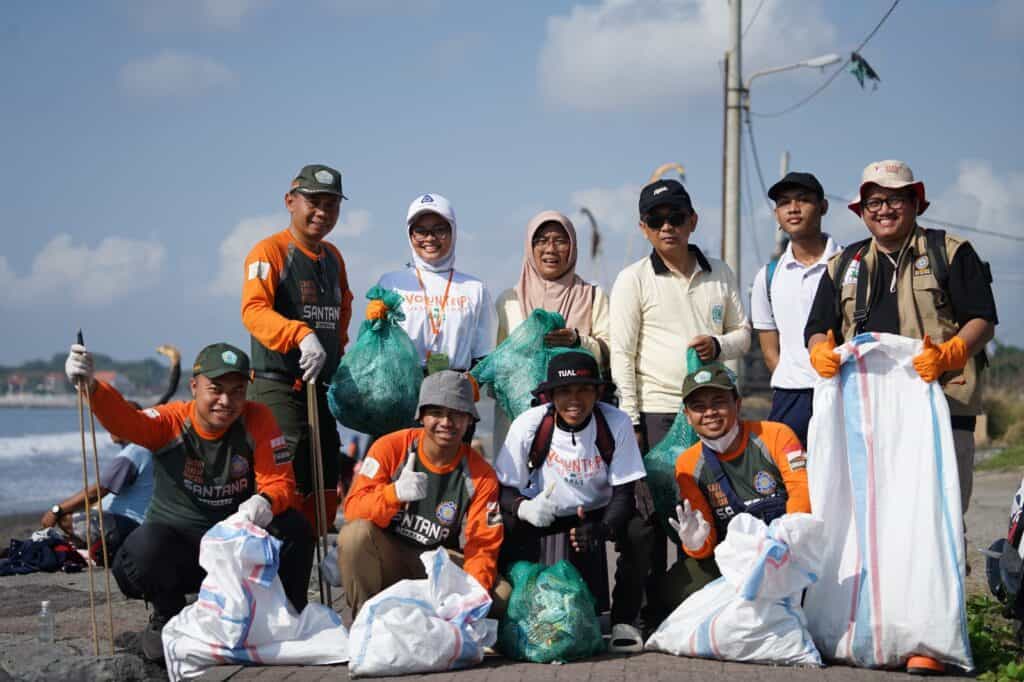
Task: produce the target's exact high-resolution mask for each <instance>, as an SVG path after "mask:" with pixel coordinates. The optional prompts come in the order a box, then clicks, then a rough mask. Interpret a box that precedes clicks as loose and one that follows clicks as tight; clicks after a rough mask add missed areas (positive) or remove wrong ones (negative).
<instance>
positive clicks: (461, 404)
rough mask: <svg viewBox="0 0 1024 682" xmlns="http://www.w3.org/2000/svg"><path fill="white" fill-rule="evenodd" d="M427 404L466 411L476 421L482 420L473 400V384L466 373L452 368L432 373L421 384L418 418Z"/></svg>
mask: <svg viewBox="0 0 1024 682" xmlns="http://www.w3.org/2000/svg"><path fill="white" fill-rule="evenodd" d="M426 405H437V406H438V407H447V408H448V409H450V410H458V411H459V412H465V413H467V414H469V415H470V416H472V417H473V419H474V420H475V421H480V414H479V413H478V412H477V411H476V404H475V403H474V402H473V384H472V383H471V382H470V380H469V379H467V378H466V377H465V376H464V375H462V374H460V373H459V372H455V371H452V370H450V369H446V370H444V371H442V372H436V373H434V374H431V375H430V376H428V377H427V378H425V379H424V380H423V383H422V384H421V385H420V400H419V403H417V405H416V418H417V419H419V416H420V412H421V411H422V409H423V407H424V406H426Z"/></svg>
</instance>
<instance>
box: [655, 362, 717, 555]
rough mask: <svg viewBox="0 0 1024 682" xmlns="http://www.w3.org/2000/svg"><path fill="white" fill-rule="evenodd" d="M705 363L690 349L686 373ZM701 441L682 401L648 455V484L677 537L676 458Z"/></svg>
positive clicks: (658, 510)
mask: <svg viewBox="0 0 1024 682" xmlns="http://www.w3.org/2000/svg"><path fill="white" fill-rule="evenodd" d="M703 365H704V363H703V362H701V359H700V356H698V355H697V351H696V350H695V349H693V348H688V349H687V350H686V373H687V374H689V373H690V372H696V371H697V370H698V369H700V368H701V367H702V366H703ZM696 442H697V433H696V431H694V430H693V427H692V426H690V423H689V422H688V421H686V414H685V413H684V412H683V406H682V403H680V405H679V413H678V414H677V415H676V419H675V421H674V422H672V428H670V429H669V430H668V433H666V434H665V437H664V438H662V439H661V441H660V442H659V443H658V444H657V445H655V446H654V447H653V448H651V450H650V452H648V453H647V454H646V455H645V456H644V468H645V469H647V485H648V487H650V489H651V497H652V498H654V509H655V512H656V513H657V517H658V521H659V522H660V523H661V526H662V528H664V529H665V533H666V534H667V535H668V537H670V538H672V539H673V540H675V539H676V532H675V531H674V530H672V527H671V526H669V524H668V520H669V519H670V518H671V519H674V518H675V517H676V511H675V510H676V505H677V504H679V484H678V483H676V460H677V459H679V455H681V454H683V451H684V450H686V448H688V447H690V446H691V445H693V444H694V443H696Z"/></svg>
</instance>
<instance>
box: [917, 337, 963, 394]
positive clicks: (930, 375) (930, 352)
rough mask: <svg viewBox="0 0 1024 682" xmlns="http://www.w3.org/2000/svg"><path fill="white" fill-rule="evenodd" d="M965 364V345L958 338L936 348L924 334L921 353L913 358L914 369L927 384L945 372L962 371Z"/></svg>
mask: <svg viewBox="0 0 1024 682" xmlns="http://www.w3.org/2000/svg"><path fill="white" fill-rule="evenodd" d="M966 364H967V344H966V343H965V342H964V340H963V339H961V338H960V337H959V336H954V337H953V338H951V339H950V340H949V341H946V342H944V343H940V344H939V345H937V346H936V345H935V344H934V343H932V339H931V337H930V336H928V335H927V334H925V335H924V345H923V346H921V352H920V353H918V354H917V355H915V356H914V369H916V370H917V373H918V374H919V375H920V376H921V378H922V379H924V380H925V381H927V382H929V383H930V382H932V381H935V380H936V379H938V378H939V377H940V376H942V375H943V374H945V373H946V372H952V371H954V370H958V369H963V368H964V366H965V365H966Z"/></svg>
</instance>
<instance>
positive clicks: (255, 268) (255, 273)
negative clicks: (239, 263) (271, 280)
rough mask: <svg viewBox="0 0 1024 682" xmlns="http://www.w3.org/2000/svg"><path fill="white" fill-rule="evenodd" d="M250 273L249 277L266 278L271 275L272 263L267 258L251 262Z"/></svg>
mask: <svg viewBox="0 0 1024 682" xmlns="http://www.w3.org/2000/svg"><path fill="white" fill-rule="evenodd" d="M248 273H249V274H248V277H247V279H266V278H267V277H270V263H269V262H267V261H265V260H258V261H256V262H255V263H249V271H248Z"/></svg>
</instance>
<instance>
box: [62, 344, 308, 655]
mask: <svg viewBox="0 0 1024 682" xmlns="http://www.w3.org/2000/svg"><path fill="white" fill-rule="evenodd" d="M65 371H66V373H67V375H68V379H70V380H71V383H72V384H75V385H76V386H78V385H79V382H88V383H89V384H90V385H91V389H90V391H91V395H92V409H93V412H94V413H95V414H96V417H97V418H98V419H99V420H100V422H101V423H102V424H103V426H105V427H106V429H107V431H109V432H110V433H111V434H112V435H114V436H115V437H117V438H119V439H122V440H127V441H131V442H133V443H138V444H139V445H142V446H143V447H145V448H148V449H149V450H151V451H152V452H153V483H154V485H153V497H152V499H151V500H150V504H149V509H148V510H147V511H146V518H145V521H144V522H143V524H142V525H141V526H139V527H138V528H136V529H135V530H134V531H133V532H132V533H131V534H130V535H129V536H128V537H127V538H126V539H125V541H124V544H123V545H122V546H121V550H120V551H119V552H118V553H117V557H116V558H115V561H114V565H113V573H114V578H115V579H116V580H117V585H118V587H120V588H121V592H123V593H124V595H125V596H126V597H128V598H129V599H145V600H146V601H148V602H149V603H150V604H152V605H153V610H152V612H151V613H150V618H149V625H148V626H147V628H146V629H145V630H143V632H142V636H141V645H142V653H143V656H145V657H146V658H147V659H149V660H153V661H158V660H162V659H163V643H162V642H161V639H160V633H161V631H162V630H163V626H164V625H165V624H166V623H167V621H168V620H170V619H171V618H172V617H173V616H174V615H176V614H177V613H178V612H179V611H181V609H182V608H184V606H185V595H186V594H188V593H190V592H196V591H197V590H198V589H199V585H200V584H201V583H202V581H203V578H204V577H206V571H204V570H203V569H202V567H200V566H199V542H200V540H201V539H202V537H203V535H204V534H205V533H206V531H207V530H209V529H210V528H211V527H212V526H213V525H215V524H217V523H218V522H220V521H223V520H224V519H226V518H227V517H229V516H231V515H233V514H235V513H236V512H238V514H239V515H240V516H242V517H243V518H244V519H245V520H247V521H249V522H250V523H253V524H255V525H257V526H261V527H264V528H266V529H267V531H268V532H269V533H270V534H271V535H274V536H275V537H277V538H280V539H281V540H282V541H283V543H282V545H281V553H280V568H279V570H278V576H279V577H280V578H281V584H282V585H283V587H284V591H285V594H286V595H287V596H288V599H289V601H291V603H292V606H294V607H295V609H296V610H297V611H301V610H302V609H303V608H305V606H306V601H307V598H306V592H307V589H308V587H309V575H310V571H311V569H312V556H313V553H312V550H311V549H310V545H311V544H312V542H313V534H312V531H311V530H310V528H309V524H308V523H307V522H306V520H305V518H303V516H302V514H300V513H299V512H298V511H296V510H294V509H292V504H293V503H294V502H295V501H296V491H295V476H294V474H293V473H292V463H291V453H290V451H289V450H288V446H287V444H286V443H285V440H284V436H282V435H281V431H280V429H278V428H277V422H275V421H274V416H273V415H272V414H271V413H270V410H269V409H268V408H267V407H266V406H265V405H263V404H261V403H256V402H252V401H249V400H246V399H245V389H246V387H247V386H248V385H249V358H248V356H246V354H245V353H243V352H242V351H241V350H239V349H238V348H235V347H234V346H230V345H228V344H226V343H215V344H213V345H210V346H207V347H206V348H204V349H203V350H201V351H200V352H199V355H198V356H197V357H196V361H195V364H194V365H193V366H192V381H191V390H192V397H193V399H192V400H190V401H188V402H174V403H170V404H167V405H159V406H157V407H153V408H150V409H147V410H136V409H135V408H134V407H132V406H131V404H129V403H128V401H126V400H125V399H124V398H123V397H122V396H121V394H120V393H118V392H117V391H116V390H115V389H114V388H113V387H111V386H110V385H108V384H106V383H104V382H102V381H97V380H96V379H95V378H94V377H93V361H92V356H91V355H90V354H89V353H88V352H87V351H86V349H85V347H84V346H81V345H77V344H76V345H74V346H72V347H71V352H70V353H69V354H68V359H67V363H66V364H65Z"/></svg>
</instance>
